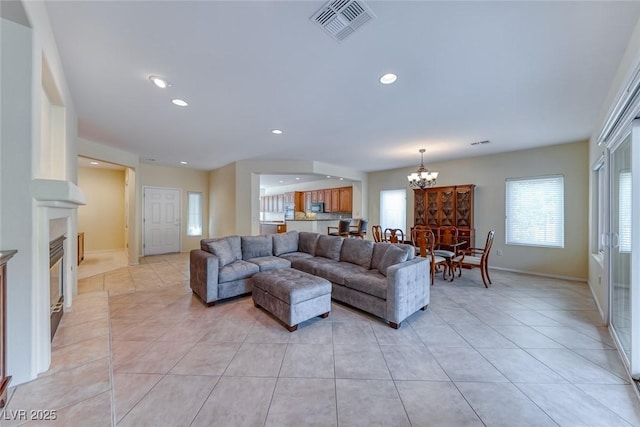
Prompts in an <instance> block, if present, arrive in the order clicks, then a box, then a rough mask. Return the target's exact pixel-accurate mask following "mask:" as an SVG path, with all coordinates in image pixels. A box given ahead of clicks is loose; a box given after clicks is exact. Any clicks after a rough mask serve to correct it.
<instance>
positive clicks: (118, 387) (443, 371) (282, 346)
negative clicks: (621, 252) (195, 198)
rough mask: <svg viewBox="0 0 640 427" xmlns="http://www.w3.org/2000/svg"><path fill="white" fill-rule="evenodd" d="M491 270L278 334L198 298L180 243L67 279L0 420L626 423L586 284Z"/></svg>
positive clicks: (265, 322) (258, 320)
mask: <svg viewBox="0 0 640 427" xmlns="http://www.w3.org/2000/svg"><path fill="white" fill-rule="evenodd" d="M491 275H492V279H493V282H494V284H493V286H491V287H490V288H489V289H485V288H484V286H483V285H482V282H481V279H480V276H479V273H478V271H466V270H465V271H464V272H463V277H462V278H456V280H455V281H454V282H453V283H449V282H445V281H443V280H442V279H441V278H438V279H436V284H435V286H433V287H432V288H431V291H432V293H431V295H432V296H431V304H430V305H429V308H428V310H427V311H425V312H422V311H419V312H417V313H416V314H414V315H413V316H411V317H410V318H409V319H408V320H407V321H405V322H403V324H402V327H401V328H400V329H399V330H393V329H391V328H390V327H388V326H387V325H386V324H384V323H383V322H382V321H381V320H380V319H377V318H374V317H372V316H369V315H367V314H366V313H363V312H361V311H358V310H356V309H353V308H350V307H347V306H345V305H342V304H340V303H335V302H334V303H333V305H332V312H331V315H330V316H329V317H328V318H326V319H320V318H316V319H312V320H310V321H308V322H305V323H303V324H301V325H300V327H299V329H298V331H296V332H294V333H289V332H287V331H286V330H285V329H284V327H283V326H282V325H281V324H280V323H278V321H276V320H275V319H274V318H273V317H271V316H270V315H269V314H267V313H265V312H264V311H263V310H260V309H256V308H255V307H254V306H253V304H252V302H251V298H250V297H239V298H235V299H231V300H228V301H225V302H219V303H218V304H216V306H215V307H210V308H206V307H205V306H203V305H202V304H201V303H200V302H199V301H198V300H196V299H195V298H194V297H193V296H192V295H191V292H190V289H189V286H188V255H187V254H176V255H165V256H154V257H147V258H144V259H142V260H141V263H140V265H138V266H131V267H125V268H121V269H118V270H115V271H111V272H108V273H104V274H100V275H97V276H93V277H90V278H87V279H83V280H81V281H80V285H79V287H80V292H81V294H80V295H79V297H78V298H77V299H76V300H75V303H74V306H73V310H72V311H71V312H68V313H65V316H64V318H63V322H62V325H61V328H60V330H59V332H58V333H57V335H56V337H55V340H54V343H53V346H54V347H53V355H52V357H53V363H52V366H51V369H50V370H49V371H48V372H46V373H44V374H42V375H41V376H40V377H39V378H38V379H37V380H35V381H32V382H30V383H28V384H24V385H21V386H18V387H14V388H12V389H11V391H10V393H11V398H10V401H9V404H8V408H7V411H5V413H4V415H3V419H2V425H3V426H5V425H7V426H12V425H21V424H25V421H20V420H15V419H13V420H12V419H11V418H12V416H11V412H10V411H17V410H19V409H25V410H30V409H56V410H57V416H58V420H57V422H56V423H52V422H47V423H46V425H64V426H100V425H105V426H108V425H114V424H115V425H118V426H142V425H149V426H243V425H247V426H302V425H319V426H331V425H343V426H346V425H349V426H358V425H362V426H373V425H388V426H409V425H413V426H467V425H470V426H473V425H478V426H482V425H491V426H494V425H495V426H526V425H536V426H538V425H540V426H546V425H549V426H556V425H561V426H576V425H581V426H582V425H585V426H586V425H588V426H596V425H601V426H628V425H635V426H640V404H639V401H638V398H637V396H636V393H635V391H634V386H633V385H631V384H630V383H629V380H628V378H627V376H626V373H625V369H624V367H623V366H622V363H621V361H620V358H619V355H618V353H617V351H616V350H615V349H614V347H613V342H612V340H611V338H610V336H609V332H608V330H607V328H606V327H604V326H603V325H602V321H601V320H600V317H599V314H598V312H597V310H596V307H595V305H594V302H593V300H592V297H591V295H590V292H589V289H588V288H587V286H586V285H585V284H583V283H575V282H567V281H564V280H556V279H548V278H541V277H535V276H527V275H520V274H515V273H508V272H501V271H492V272H491ZM8 411H9V412H8ZM13 413H14V414H15V413H16V412H13ZM13 418H15V416H14V417H13ZM31 424H36V423H31ZM42 424H44V423H42ZM27 425H30V424H27Z"/></svg>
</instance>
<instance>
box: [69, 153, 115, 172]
mask: <svg viewBox="0 0 640 427" xmlns="http://www.w3.org/2000/svg"><path fill="white" fill-rule="evenodd" d="M78 167H79V168H90V169H110V170H118V171H123V170H125V167H124V166H122V165H116V164H114V163H109V162H105V161H103V160H95V159H90V158H89V157H83V156H78Z"/></svg>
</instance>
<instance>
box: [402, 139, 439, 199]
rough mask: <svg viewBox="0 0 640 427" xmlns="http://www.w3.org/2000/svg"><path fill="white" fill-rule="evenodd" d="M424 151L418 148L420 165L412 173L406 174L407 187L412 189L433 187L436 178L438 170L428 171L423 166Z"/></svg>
mask: <svg viewBox="0 0 640 427" xmlns="http://www.w3.org/2000/svg"><path fill="white" fill-rule="evenodd" d="M424 152H425V149H424V148H421V149H420V156H421V157H420V167H419V168H418V170H417V171H415V172H414V173H412V174H410V175H407V179H408V180H409V187H411V188H413V189H414V190H417V189H422V190H424V189H425V188H427V187H433V186H434V185H436V179H437V178H438V172H429V171H428V170H427V168H425V167H424Z"/></svg>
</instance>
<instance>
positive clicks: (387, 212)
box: [380, 189, 407, 232]
mask: <svg viewBox="0 0 640 427" xmlns="http://www.w3.org/2000/svg"><path fill="white" fill-rule="evenodd" d="M406 226H407V190H405V189H401V190H383V191H381V192H380V227H382V230H385V229H387V228H399V229H401V230H402V231H404V232H406V231H407V229H406Z"/></svg>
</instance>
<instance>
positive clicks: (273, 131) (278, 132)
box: [271, 129, 282, 135]
mask: <svg viewBox="0 0 640 427" xmlns="http://www.w3.org/2000/svg"><path fill="white" fill-rule="evenodd" d="M271 133H273V134H276V135H282V131H281V130H280V129H273V130H272V131H271Z"/></svg>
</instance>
